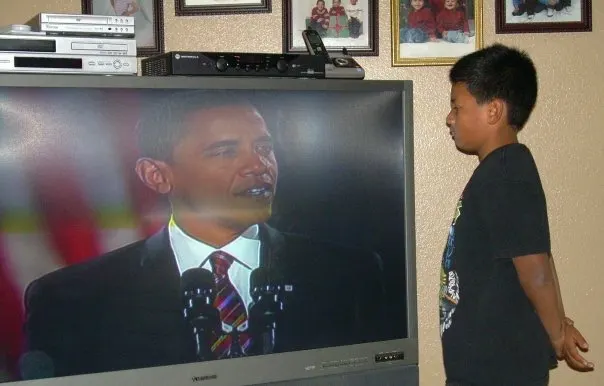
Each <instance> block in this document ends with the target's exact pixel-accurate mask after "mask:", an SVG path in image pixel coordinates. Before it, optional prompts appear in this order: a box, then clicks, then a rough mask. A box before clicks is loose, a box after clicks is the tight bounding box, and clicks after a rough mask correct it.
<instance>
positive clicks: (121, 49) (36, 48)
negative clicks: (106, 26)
mask: <svg viewBox="0 0 604 386" xmlns="http://www.w3.org/2000/svg"><path fill="white" fill-rule="evenodd" d="M0 52H38V53H55V54H82V55H107V56H112V55H115V56H136V39H134V38H131V39H121V38H102V37H81V36H58V35H53V36H47V35H31V34H28V35H17V34H14V33H11V34H0Z"/></svg>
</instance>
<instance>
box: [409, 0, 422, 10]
mask: <svg viewBox="0 0 604 386" xmlns="http://www.w3.org/2000/svg"><path fill="white" fill-rule="evenodd" d="M409 3H410V4H411V8H413V9H414V10H416V11H419V10H420V9H422V8H424V0H411V1H410V2H409Z"/></svg>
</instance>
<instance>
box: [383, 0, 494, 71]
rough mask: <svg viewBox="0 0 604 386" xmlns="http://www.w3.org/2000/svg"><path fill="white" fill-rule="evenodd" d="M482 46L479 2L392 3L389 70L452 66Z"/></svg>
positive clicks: (414, 0)
mask: <svg viewBox="0 0 604 386" xmlns="http://www.w3.org/2000/svg"><path fill="white" fill-rule="evenodd" d="M482 45H483V42H482V0H392V66H394V67H399V66H437V65H451V64H453V63H455V62H456V61H457V59H459V58H460V57H462V56H464V55H467V54H469V53H471V52H474V51H476V50H478V49H481V48H482Z"/></svg>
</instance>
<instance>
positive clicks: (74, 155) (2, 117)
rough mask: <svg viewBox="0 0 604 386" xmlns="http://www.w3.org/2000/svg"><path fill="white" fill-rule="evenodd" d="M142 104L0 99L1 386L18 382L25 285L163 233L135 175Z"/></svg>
mask: <svg viewBox="0 0 604 386" xmlns="http://www.w3.org/2000/svg"><path fill="white" fill-rule="evenodd" d="M141 104H142V101H141V99H140V98H139V96H138V94H136V93H135V92H128V91H125V90H122V91H119V92H118V91H108V90H105V91H103V90H90V89H88V90H78V89H12V90H9V91H6V90H2V91H0V187H1V188H0V380H3V377H5V379H6V377H10V378H8V379H18V377H19V376H18V361H19V357H20V355H21V353H22V350H23V344H24V342H23V333H22V328H23V326H22V325H23V320H24V315H23V293H24V291H25V289H26V288H27V285H28V284H29V283H30V282H31V281H32V280H34V279H36V278H38V277H40V276H41V275H43V274H45V273H47V272H50V271H52V270H55V269H57V268H60V267H63V266H66V265H69V264H75V263H78V262H82V261H84V260H86V259H89V258H92V257H95V256H98V255H100V254H102V253H104V252H107V251H110V250H113V249H115V248H117V247H120V246H122V245H125V244H128V243H131V242H133V241H136V240H138V239H140V238H143V237H147V236H148V235H150V234H152V233H154V232H155V231H157V229H158V228H159V227H160V226H161V225H163V219H156V221H155V222H151V221H147V217H146V216H145V215H144V214H145V213H150V212H152V211H153V209H154V208H155V206H156V205H157V201H156V200H157V198H156V197H155V195H154V194H153V193H152V192H151V191H149V190H148V189H147V188H146V187H144V186H143V185H142V183H140V181H138V178H137V177H136V175H135V173H134V163H135V161H136V158H137V153H138V151H137V146H136V145H137V141H136V133H135V127H136V122H137V121H138V118H139V114H140V111H141V110H140V106H141Z"/></svg>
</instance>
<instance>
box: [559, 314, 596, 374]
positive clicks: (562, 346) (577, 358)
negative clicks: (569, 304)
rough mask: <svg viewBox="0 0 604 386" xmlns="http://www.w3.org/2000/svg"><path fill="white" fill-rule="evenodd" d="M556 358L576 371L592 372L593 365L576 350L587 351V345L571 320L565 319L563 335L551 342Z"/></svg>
mask: <svg viewBox="0 0 604 386" xmlns="http://www.w3.org/2000/svg"><path fill="white" fill-rule="evenodd" d="M552 345H553V346H554V350H555V351H556V356H557V357H558V359H559V360H565V361H566V363H567V364H568V366H569V367H571V368H572V369H574V370H577V371H592V370H593V369H594V364H593V363H592V362H588V361H587V360H586V359H585V358H584V357H583V356H582V355H581V354H580V353H579V350H578V349H577V348H579V349H580V350H581V351H583V352H587V351H588V350H589V345H588V343H587V341H586V340H585V338H584V337H583V335H582V334H581V332H579V330H578V329H577V328H576V327H575V326H574V323H573V321H572V320H570V319H568V318H566V320H565V323H564V334H563V335H562V337H560V338H559V339H556V341H554V342H552Z"/></svg>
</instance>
